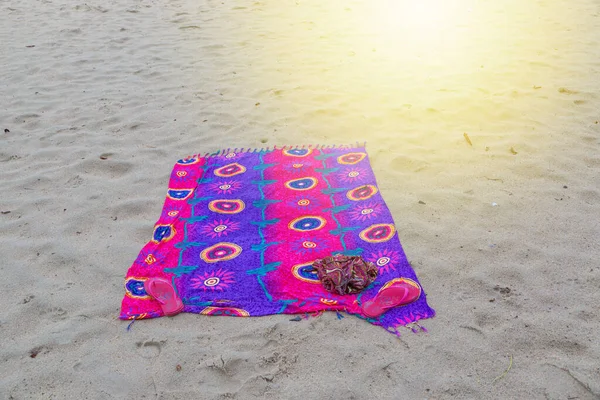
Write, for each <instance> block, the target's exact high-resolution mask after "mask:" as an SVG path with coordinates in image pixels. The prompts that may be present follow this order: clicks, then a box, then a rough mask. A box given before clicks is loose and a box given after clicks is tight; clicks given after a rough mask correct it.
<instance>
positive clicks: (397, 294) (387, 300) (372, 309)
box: [362, 278, 421, 318]
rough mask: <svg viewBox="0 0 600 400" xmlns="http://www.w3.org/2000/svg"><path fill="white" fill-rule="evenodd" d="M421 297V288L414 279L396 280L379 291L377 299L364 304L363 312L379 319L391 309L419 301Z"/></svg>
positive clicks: (374, 298)
mask: <svg viewBox="0 0 600 400" xmlns="http://www.w3.org/2000/svg"><path fill="white" fill-rule="evenodd" d="M420 296H421V286H419V284H418V283H416V282H415V281H413V280H412V279H407V278H399V279H394V280H392V281H390V282H388V283H386V284H385V285H384V286H383V287H382V288H381V289H379V292H377V294H376V295H375V297H373V298H372V299H371V300H367V301H365V302H364V303H363V305H362V312H363V314H364V315H366V316H367V317H369V318H377V317H379V316H380V315H382V314H383V313H385V312H386V311H387V310H389V309H390V308H394V307H399V306H405V305H407V304H410V303H412V302H414V301H417V300H418V299H419V297H420Z"/></svg>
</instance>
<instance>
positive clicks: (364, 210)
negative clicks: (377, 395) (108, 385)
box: [120, 145, 434, 333]
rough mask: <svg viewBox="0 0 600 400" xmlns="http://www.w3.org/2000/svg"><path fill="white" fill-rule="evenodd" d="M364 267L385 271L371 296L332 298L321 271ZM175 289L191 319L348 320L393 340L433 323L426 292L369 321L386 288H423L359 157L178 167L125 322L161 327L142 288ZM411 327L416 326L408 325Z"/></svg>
mask: <svg viewBox="0 0 600 400" xmlns="http://www.w3.org/2000/svg"><path fill="white" fill-rule="evenodd" d="M335 254H343V255H349V256H355V255H360V256H362V257H363V258H364V259H365V260H367V261H370V262H373V263H374V264H375V265H377V267H378V268H379V274H378V277H377V279H376V280H375V281H374V282H373V283H372V284H371V285H370V286H369V287H368V288H367V289H365V290H364V291H362V292H361V293H358V294H352V295H337V294H333V293H330V292H328V291H326V290H325V289H324V288H323V286H322V285H321V282H320V281H319V278H318V276H317V273H316V270H315V269H314V268H313V267H312V264H313V262H314V261H315V260H317V259H321V258H324V257H328V256H331V255H335ZM152 277H162V278H166V279H168V280H169V281H170V282H172V285H173V286H174V287H175V289H176V291H177V294H178V295H179V297H180V298H181V300H182V301H183V304H184V306H185V307H184V310H183V311H184V312H190V313H198V314H203V315H227V316H238V317H248V316H261V315H268V314H282V313H283V314H297V313H303V314H304V313H314V312H321V311H326V310H334V311H345V312H347V313H349V314H354V315H356V316H358V317H360V318H363V319H366V320H368V321H369V322H371V323H373V324H375V325H380V326H382V327H384V328H386V329H388V330H389V331H392V332H396V333H397V330H398V328H399V327H401V326H406V325H408V324H413V323H416V321H418V320H419V319H423V318H429V317H432V316H433V315H434V310H433V309H431V308H430V307H429V306H428V304H427V301H426V296H425V292H424V291H422V293H421V296H420V297H419V299H418V300H417V301H415V302H413V303H411V304H408V305H405V306H402V307H397V308H393V309H390V310H389V311H388V312H386V313H385V314H383V315H382V316H381V317H378V318H374V319H373V318H367V317H366V316H365V315H364V314H362V313H361V304H362V303H363V302H364V301H366V300H369V299H371V298H372V297H373V296H375V295H376V294H377V292H378V290H380V289H381V288H382V287H383V286H384V285H386V284H387V285H389V284H390V283H393V282H395V281H399V280H405V281H409V282H412V283H414V284H419V282H418V280H417V277H416V275H415V272H414V271H413V269H412V268H411V266H410V265H409V263H408V261H407V259H406V256H405V254H404V252H403V250H402V247H401V245H400V241H399V239H398V235H397V231H396V226H395V225H394V222H393V219H392V216H391V214H390V211H389V209H388V207H387V206H386V204H385V202H384V200H383V198H382V197H381V194H380V193H379V190H378V187H377V183H376V181H375V176H374V174H373V171H372V170H371V167H370V165H369V159H368V156H367V152H366V150H365V148H364V146H359V145H356V146H328V147H325V146H307V147H283V148H274V149H262V150H261V149H255V150H244V149H241V150H237V149H235V150H225V151H220V152H218V153H214V154H208V155H203V156H200V155H195V156H191V157H187V158H184V159H181V160H179V161H177V163H176V164H175V167H174V168H173V172H172V174H171V178H170V181H169V189H168V191H167V198H166V200H165V203H164V207H163V210H162V214H161V216H160V219H159V220H158V222H157V223H156V225H155V227H154V233H153V237H152V239H151V240H150V241H149V242H148V243H147V244H146V245H145V246H144V248H143V249H142V251H141V252H140V253H139V256H138V257H137V258H136V260H135V261H134V263H133V265H132V266H131V268H129V271H128V272H127V276H126V280H125V297H124V299H123V302H122V309H121V315H120V318H121V319H143V318H155V317H161V316H163V313H162V311H161V307H160V304H159V303H158V302H157V301H156V300H155V299H154V298H153V297H151V296H149V295H148V293H146V291H145V289H144V281H145V280H147V279H148V278H152ZM412 326H414V325H412Z"/></svg>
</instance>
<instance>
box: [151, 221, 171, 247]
mask: <svg viewBox="0 0 600 400" xmlns="http://www.w3.org/2000/svg"><path fill="white" fill-rule="evenodd" d="M175 233H176V232H175V228H173V227H172V226H171V225H157V226H156V227H155V228H154V234H153V235H152V241H153V242H154V243H159V242H163V241H164V242H167V241H169V240H171V239H173V236H175Z"/></svg>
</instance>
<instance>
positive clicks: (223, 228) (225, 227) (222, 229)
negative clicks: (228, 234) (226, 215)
mask: <svg viewBox="0 0 600 400" xmlns="http://www.w3.org/2000/svg"><path fill="white" fill-rule="evenodd" d="M225 229H227V225H217V226H215V227H214V229H213V231H215V232H216V233H219V232H223V231H224V230H225Z"/></svg>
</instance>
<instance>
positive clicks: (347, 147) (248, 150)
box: [184, 141, 367, 160]
mask: <svg viewBox="0 0 600 400" xmlns="http://www.w3.org/2000/svg"><path fill="white" fill-rule="evenodd" d="M366 146H367V142H366V141H365V142H363V143H360V142H356V143H354V144H344V145H323V144H305V145H296V146H289V145H286V146H272V147H261V148H259V147H256V148H243V147H242V148H237V147H236V148H234V149H231V148H227V149H225V148H224V149H220V150H217V151H216V152H214V153H204V154H202V153H197V154H194V155H190V156H187V157H185V158H184V160H189V159H191V158H198V157H204V158H210V157H216V156H223V155H226V154H231V153H269V152H272V151H275V150H292V149H315V150H322V149H345V150H350V149H357V148H363V147H366Z"/></svg>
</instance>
